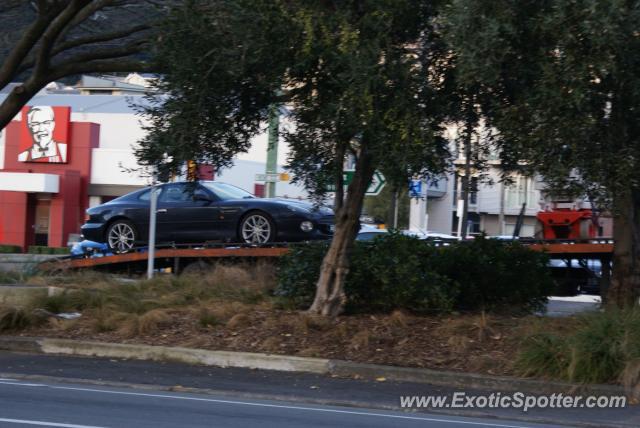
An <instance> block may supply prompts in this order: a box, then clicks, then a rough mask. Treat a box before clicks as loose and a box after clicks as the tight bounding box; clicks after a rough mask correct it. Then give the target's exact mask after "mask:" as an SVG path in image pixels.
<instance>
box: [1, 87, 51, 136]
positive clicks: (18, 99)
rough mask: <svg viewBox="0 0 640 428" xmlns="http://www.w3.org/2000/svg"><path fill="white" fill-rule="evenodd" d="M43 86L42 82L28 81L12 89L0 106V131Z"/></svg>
mask: <svg viewBox="0 0 640 428" xmlns="http://www.w3.org/2000/svg"><path fill="white" fill-rule="evenodd" d="M45 85H46V83H44V82H38V81H35V80H33V79H29V80H27V81H26V82H25V83H24V84H22V85H20V86H16V87H15V88H13V90H12V91H11V92H10V93H9V95H8V96H7V98H5V100H4V101H3V102H2V103H1V104H0V130H2V129H4V128H5V127H6V126H7V125H8V124H9V123H10V122H11V120H13V118H14V117H15V116H16V115H17V114H18V113H20V109H22V107H24V106H25V105H26V104H27V102H29V100H30V99H31V98H33V96H34V95H35V94H37V93H38V91H39V90H40V89H42V88H44V86H45Z"/></svg>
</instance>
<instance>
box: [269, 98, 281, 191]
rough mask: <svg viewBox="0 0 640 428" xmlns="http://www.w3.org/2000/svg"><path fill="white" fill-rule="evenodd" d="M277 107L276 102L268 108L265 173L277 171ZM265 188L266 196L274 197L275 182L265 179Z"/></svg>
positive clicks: (278, 120)
mask: <svg viewBox="0 0 640 428" xmlns="http://www.w3.org/2000/svg"><path fill="white" fill-rule="evenodd" d="M278 109H279V106H278V105H277V104H272V105H271V107H270V108H269V130H268V132H267V133H268V140H267V167H266V173H267V175H268V174H275V173H277V172H278V128H279V126H280V115H279V114H278ZM266 190H267V198H275V196H276V183H275V182H273V181H267V183H266Z"/></svg>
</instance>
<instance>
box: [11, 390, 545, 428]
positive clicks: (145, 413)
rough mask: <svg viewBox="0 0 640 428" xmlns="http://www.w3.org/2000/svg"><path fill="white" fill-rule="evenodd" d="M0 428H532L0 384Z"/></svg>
mask: <svg viewBox="0 0 640 428" xmlns="http://www.w3.org/2000/svg"><path fill="white" fill-rule="evenodd" d="M0 403H2V408H1V409H0V426H2V427H5V426H6V427H12V426H13V427H18V426H51V427H65V428H95V427H136V428H146V427H149V428H163V427H180V428H189V427H194V428H195V427H230V428H233V427H238V428H249V427H260V428H271V427H273V428H289V427H291V428H293V427H354V428H357V427H362V428H378V427H380V428H381V427H407V428H411V427H442V428H471V427H477V428H481V427H487V428H489V427H496V428H534V427H542V426H547V427H550V426H551V425H534V424H527V423H522V422H510V421H504V420H500V421H498V420H491V419H479V418H459V417H450V416H443V415H430V414H424V413H402V412H385V411H378V410H368V409H359V408H348V407H332V406H314V405H303V404H300V403H297V404H296V403H287V402H274V401H262V400H239V399H236V398H233V397H224V396H210V395H198V394H186V393H178V392H160V391H150V390H146V391H141V390H136V389H123V388H118V389H114V388H107V387H103V386H87V385H74V384H57V383H40V382H29V381H20V380H15V379H9V378H3V379H0Z"/></svg>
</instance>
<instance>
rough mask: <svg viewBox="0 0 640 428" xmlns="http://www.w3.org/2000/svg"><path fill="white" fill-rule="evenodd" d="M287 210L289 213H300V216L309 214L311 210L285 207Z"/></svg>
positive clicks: (292, 206)
mask: <svg viewBox="0 0 640 428" xmlns="http://www.w3.org/2000/svg"><path fill="white" fill-rule="evenodd" d="M287 209H288V210H289V211H293V212H294V213H302V214H310V213H311V210H310V209H308V208H304V207H299V206H295V205H287Z"/></svg>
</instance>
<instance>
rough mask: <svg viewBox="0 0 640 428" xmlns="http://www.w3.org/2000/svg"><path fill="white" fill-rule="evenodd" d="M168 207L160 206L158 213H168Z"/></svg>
mask: <svg viewBox="0 0 640 428" xmlns="http://www.w3.org/2000/svg"><path fill="white" fill-rule="evenodd" d="M166 212H167V209H166V208H160V209H159V210H156V214H161V213H166Z"/></svg>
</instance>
